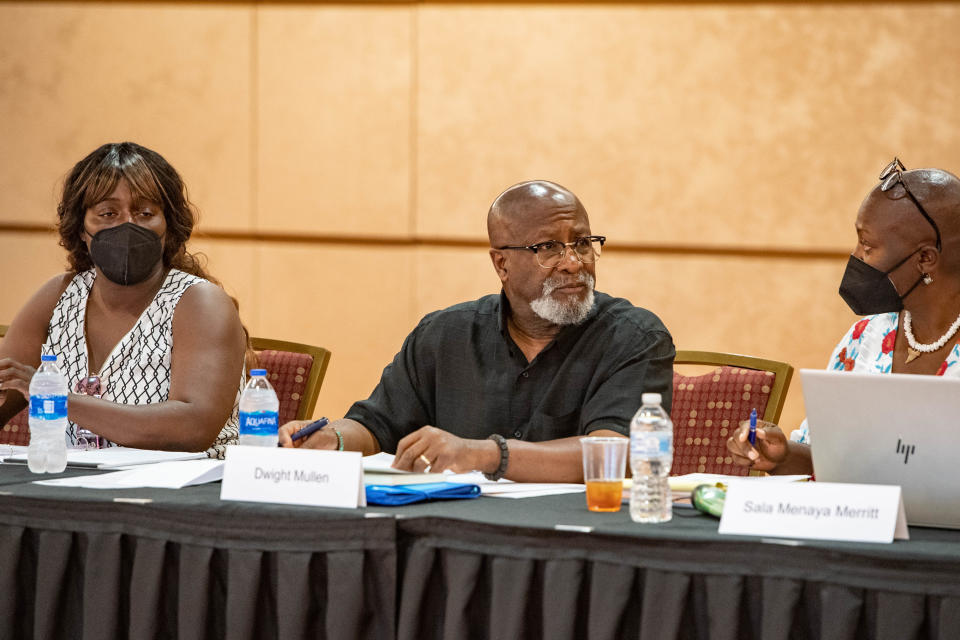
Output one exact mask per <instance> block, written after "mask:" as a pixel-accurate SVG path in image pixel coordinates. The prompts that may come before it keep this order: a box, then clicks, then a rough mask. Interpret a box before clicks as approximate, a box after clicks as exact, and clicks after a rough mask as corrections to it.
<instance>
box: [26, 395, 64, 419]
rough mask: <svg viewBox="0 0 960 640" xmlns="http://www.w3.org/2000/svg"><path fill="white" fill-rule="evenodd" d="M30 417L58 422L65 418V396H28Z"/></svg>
mask: <svg viewBox="0 0 960 640" xmlns="http://www.w3.org/2000/svg"><path fill="white" fill-rule="evenodd" d="M30 417H31V418H37V419H39V420H59V419H61V418H66V417H67V396H30Z"/></svg>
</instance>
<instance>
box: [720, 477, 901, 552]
mask: <svg viewBox="0 0 960 640" xmlns="http://www.w3.org/2000/svg"><path fill="white" fill-rule="evenodd" d="M719 531H720V533H727V534H737V535H751V536H772V537H778V538H813V539H816V540H849V541H856V542H893V540H894V538H896V539H898V540H907V539H909V537H910V536H909V533H908V532H907V521H906V517H905V516H904V511H903V498H902V496H901V494H900V487H896V486H888V485H875V484H842V483H833V482H792V483H767V482H757V481H753V480H749V479H747V480H740V481H737V480H733V481H731V482H730V484H729V485H728V487H727V498H726V502H725V503H724V505H723V516H722V517H721V518H720V529H719Z"/></svg>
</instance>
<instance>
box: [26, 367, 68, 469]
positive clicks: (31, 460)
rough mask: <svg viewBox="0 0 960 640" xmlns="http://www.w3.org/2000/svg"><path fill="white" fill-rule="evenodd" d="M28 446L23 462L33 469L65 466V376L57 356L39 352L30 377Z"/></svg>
mask: <svg viewBox="0 0 960 640" xmlns="http://www.w3.org/2000/svg"><path fill="white" fill-rule="evenodd" d="M29 422H30V446H29V447H27V466H28V467H29V468H30V471H32V472H33V473H60V472H61V471H63V470H64V469H65V468H66V466H67V379H66V377H64V375H63V374H62V373H60V369H58V368H57V356H40V368H39V369H37V371H36V373H34V374H33V378H31V379H30V420H29Z"/></svg>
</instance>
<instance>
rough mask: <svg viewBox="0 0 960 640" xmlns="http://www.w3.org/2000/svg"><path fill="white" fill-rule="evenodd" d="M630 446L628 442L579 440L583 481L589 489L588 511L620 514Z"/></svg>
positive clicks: (596, 438) (620, 440)
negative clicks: (624, 473)
mask: <svg viewBox="0 0 960 640" xmlns="http://www.w3.org/2000/svg"><path fill="white" fill-rule="evenodd" d="M629 445H630V440H629V439H627V438H598V437H589V438H582V439H581V440H580V446H581V447H582V448H583V481H584V483H586V485H587V509H589V510H590V511H620V503H621V502H622V501H623V472H624V470H625V469H626V466H627V447H628V446H629Z"/></svg>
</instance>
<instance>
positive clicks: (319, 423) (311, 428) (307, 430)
mask: <svg viewBox="0 0 960 640" xmlns="http://www.w3.org/2000/svg"><path fill="white" fill-rule="evenodd" d="M329 422H330V421H329V420H327V419H326V418H320V419H319V420H314V421H313V422H311V423H310V424H308V425H307V426H305V427H304V428H303V429H300V431H297V432H296V433H295V434H293V435H292V436H290V439H291V440H293V441H294V442H296V441H297V440H300V439H301V438H306V437H307V436H309V435H310V434H312V433H316V432H317V431H320V429H323V428H324V427H325V426H327V424H328V423H329Z"/></svg>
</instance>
